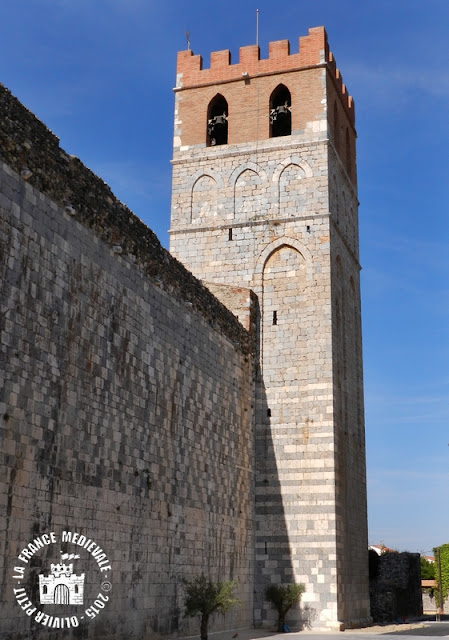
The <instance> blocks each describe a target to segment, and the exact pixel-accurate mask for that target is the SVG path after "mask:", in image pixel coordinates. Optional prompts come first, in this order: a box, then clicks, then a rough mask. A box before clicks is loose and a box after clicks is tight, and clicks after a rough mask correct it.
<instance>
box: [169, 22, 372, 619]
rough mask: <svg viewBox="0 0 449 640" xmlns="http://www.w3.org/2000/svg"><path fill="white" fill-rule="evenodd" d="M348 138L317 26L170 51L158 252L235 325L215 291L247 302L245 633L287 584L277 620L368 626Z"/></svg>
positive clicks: (352, 171) (346, 114) (335, 77)
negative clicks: (250, 527)
mask: <svg viewBox="0 0 449 640" xmlns="http://www.w3.org/2000/svg"><path fill="white" fill-rule="evenodd" d="M355 139H356V131H355V121H354V105H353V101H352V98H351V97H350V96H349V95H348V93H347V91H346V87H345V85H344V84H343V83H342V78H341V76H340V73H339V71H338V69H337V68H336V65H335V61H334V58H333V56H332V53H331V52H330V51H329V47H328V43H327V36H326V32H325V30H324V28H323V27H317V28H313V29H310V30H309V32H308V35H306V36H305V37H301V38H300V39H299V53H290V45H289V42H288V41H287V40H281V41H277V42H271V43H270V44H269V56H268V58H267V59H260V54H259V48H258V47H257V46H246V47H242V48H241V49H240V56H239V61H238V62H237V63H235V64H231V60H230V53H229V51H216V52H213V53H212V54H211V58H210V67H209V68H203V65H202V59H201V57H200V56H198V55H194V54H193V52H192V51H190V50H188V51H182V52H180V53H179V54H178V63H177V81H176V88H175V125H174V152H173V187H172V210H171V229H170V250H171V252H172V253H173V254H174V255H175V256H176V257H177V258H178V259H179V260H180V261H181V262H182V263H183V264H184V265H185V266H186V267H187V268H188V269H190V270H191V271H192V272H193V273H194V275H196V276H197V277H198V278H200V279H201V280H203V281H204V283H205V284H206V286H209V287H210V288H211V289H212V291H213V292H214V293H215V294H216V295H217V296H218V297H220V299H222V301H223V302H224V303H225V304H228V305H229V306H230V308H231V310H232V311H233V312H234V313H236V314H237V315H239V318H240V317H241V318H242V321H243V315H242V316H241V313H244V310H243V312H242V310H241V309H238V308H237V306H233V305H234V302H235V296H234V297H232V298H231V297H229V296H226V294H225V291H226V289H227V287H226V286H224V285H228V286H232V287H241V288H242V290H244V289H248V290H249V289H251V290H252V291H253V292H254V293H255V294H256V295H257V296H258V300H259V308H260V318H259V328H258V333H259V336H260V340H259V354H258V357H259V365H260V367H259V369H258V379H257V397H256V398H255V399H254V401H255V403H256V424H255V439H256V459H255V461H254V464H255V469H256V487H255V531H254V540H255V575H254V585H253V586H254V622H255V623H256V624H264V623H269V622H271V621H272V620H273V618H274V614H273V612H272V611H271V610H270V608H269V606H268V605H267V603H266V602H265V601H264V591H265V588H266V586H267V585H268V584H270V583H276V584H288V583H291V582H303V583H304V584H305V585H306V592H305V594H304V595H303V598H302V606H301V611H297V610H291V611H290V612H289V614H288V616H287V618H288V619H290V620H291V622H292V624H294V625H295V624H299V621H300V620H301V619H302V621H303V622H310V623H312V624H313V625H314V626H316V627H327V628H342V627H343V626H346V627H351V626H352V627H354V626H361V625H363V624H366V623H367V622H368V621H369V615H370V610H369V591H368V552H367V548H368V541H367V515H366V473H365V434H364V412H363V379H362V347H361V328H360V327H361V322H360V284H359V270H360V267H359V251H358V217H357V206H358V201H357V177H356V162H355ZM231 300H232V302H231ZM226 577H228V576H223V578H226Z"/></svg>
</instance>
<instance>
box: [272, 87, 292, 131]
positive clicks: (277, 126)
mask: <svg viewBox="0 0 449 640" xmlns="http://www.w3.org/2000/svg"><path fill="white" fill-rule="evenodd" d="M291 133H292V97H291V94H290V91H289V90H288V89H287V87H286V86H285V84H279V85H278V86H277V87H276V88H275V89H274V91H273V92H272V94H271V96H270V138H278V137H280V136H289V135H291Z"/></svg>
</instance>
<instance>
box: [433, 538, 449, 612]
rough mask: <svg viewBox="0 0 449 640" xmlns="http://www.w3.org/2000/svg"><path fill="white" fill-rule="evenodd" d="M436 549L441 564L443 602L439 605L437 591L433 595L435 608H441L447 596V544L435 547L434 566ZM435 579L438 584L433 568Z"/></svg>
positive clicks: (448, 561) (448, 579)
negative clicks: (435, 603) (435, 602)
mask: <svg viewBox="0 0 449 640" xmlns="http://www.w3.org/2000/svg"><path fill="white" fill-rule="evenodd" d="M438 549H439V550H440V562H441V593H442V596H443V602H441V603H440V598H439V591H438V589H437V591H436V593H435V597H436V601H437V606H438V607H439V608H441V609H442V608H443V605H444V602H445V601H446V598H447V594H448V592H449V543H446V544H442V545H441V546H439V547H435V548H434V550H433V552H434V554H435V564H436V563H437V557H438ZM435 578H436V581H437V582H438V568H437V567H436V566H435Z"/></svg>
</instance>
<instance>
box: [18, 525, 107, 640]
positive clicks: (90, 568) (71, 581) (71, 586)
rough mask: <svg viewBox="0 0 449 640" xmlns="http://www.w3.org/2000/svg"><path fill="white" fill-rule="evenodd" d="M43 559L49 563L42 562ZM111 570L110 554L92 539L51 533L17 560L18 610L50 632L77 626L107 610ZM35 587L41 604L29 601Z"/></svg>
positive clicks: (64, 532) (70, 532) (29, 545)
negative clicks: (50, 630)
mask: <svg viewBox="0 0 449 640" xmlns="http://www.w3.org/2000/svg"><path fill="white" fill-rule="evenodd" d="M52 546H53V547H55V548H54V549H52V548H51V547H52ZM61 547H62V548H63V550H61ZM74 552H77V553H74ZM40 554H42V555H43V556H46V558H48V560H47V561H45V559H43V558H39V555H40ZM58 555H59V559H58ZM50 559H54V560H56V562H55V561H53V562H50ZM48 563H50V571H48ZM42 566H43V567H44V569H43V570H41V571H40V572H37V569H38V568H39V569H40V568H41V567H42ZM111 571H112V567H111V564H110V562H109V559H108V557H107V555H106V552H105V551H104V550H103V549H102V547H100V545H98V544H97V543H96V542H95V541H94V540H92V539H91V538H88V537H87V536H85V535H82V534H80V533H76V532H72V531H62V533H60V534H57V533H55V532H54V531H50V532H49V533H44V534H43V535H41V536H39V537H38V538H35V539H34V540H33V541H32V542H30V543H28V544H27V546H26V547H24V548H23V549H22V551H21V552H20V553H19V555H18V556H17V560H16V566H15V567H14V574H13V576H12V579H13V581H14V588H13V591H14V595H15V598H16V601H17V603H18V605H19V607H20V608H21V609H22V611H23V612H24V613H25V614H26V615H27V616H28V617H29V618H31V619H33V620H34V621H35V622H38V623H39V624H41V625H43V626H45V627H47V628H51V629H68V628H71V627H78V626H80V625H82V624H85V623H86V622H89V621H90V620H93V619H94V618H96V617H97V616H98V615H99V614H100V613H101V612H102V611H103V609H104V608H105V607H106V606H107V603H108V602H109V600H110V598H111V596H110V591H111V589H112V584H111V582H110V579H111V578H110V573H111ZM86 576H88V578H87V579H86ZM37 583H39V603H37V602H33V600H32V596H31V594H32V593H36V591H37V586H38V585H37Z"/></svg>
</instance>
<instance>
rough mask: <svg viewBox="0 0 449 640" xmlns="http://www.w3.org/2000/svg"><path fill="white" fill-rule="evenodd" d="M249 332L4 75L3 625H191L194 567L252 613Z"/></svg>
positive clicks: (0, 236) (64, 633)
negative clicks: (229, 587) (186, 602)
mask: <svg viewBox="0 0 449 640" xmlns="http://www.w3.org/2000/svg"><path fill="white" fill-rule="evenodd" d="M228 295H229V296H230V297H231V298H232V299H233V300H234V304H235V306H236V312H237V311H238V306H239V304H240V302H239V300H240V298H242V293H241V291H236V292H235V294H233V293H232V291H230V290H229V289H228ZM243 298H244V304H243V307H244V316H245V320H246V322H247V323H249V322H250V321H252V322H254V317H253V312H254V310H255V306H254V304H253V303H254V296H252V294H250V293H249V292H247V293H246V294H244V295H243ZM252 340H253V338H252V336H251V334H250V333H249V332H247V331H246V330H245V329H243V327H242V326H241V325H240V324H239V323H238V322H237V320H236V319H235V317H234V315H233V314H232V313H230V312H229V311H228V310H227V309H226V308H225V307H224V306H222V305H221V304H220V303H219V302H218V301H217V299H216V298H214V297H213V296H212V294H211V293H210V292H209V291H208V290H207V289H205V287H204V286H202V285H201V283H200V282H199V281H198V280H196V279H195V278H194V277H193V276H192V275H191V274H190V273H189V272H188V271H187V270H186V269H185V268H184V267H182V265H181V264H180V263H179V262H178V261H177V260H176V259H175V258H173V257H171V256H170V255H169V254H168V253H167V252H166V251H165V250H164V249H163V248H162V247H161V245H160V244H159V242H158V240H157V238H156V237H155V235H154V234H153V233H152V232H151V231H150V230H149V229H148V228H146V227H145V226H144V225H143V224H142V223H141V222H140V221H139V220H138V219H137V218H136V217H135V216H134V215H133V214H132V213H131V211H129V210H128V209H127V208H126V207H125V206H124V205H123V204H121V203H120V202H119V201H118V200H117V199H116V198H115V197H114V196H113V194H112V193H111V191H110V189H109V188H108V187H107V185H105V184H104V183H103V182H102V181H101V180H100V179H99V178H97V177H96V176H95V175H93V174H92V173H91V172H90V171H89V170H88V169H87V168H86V167H84V166H83V165H82V164H81V162H80V161H79V160H78V159H76V158H73V157H71V156H68V155H67V154H66V153H65V152H64V151H63V150H62V149H60V147H59V143H58V139H57V138H56V137H55V136H54V135H53V134H52V133H51V132H50V131H49V130H48V129H47V128H46V127H45V126H44V125H43V124H42V123H41V122H39V121H38V120H37V119H36V118H35V117H34V116H33V115H32V114H31V113H30V112H29V111H27V110H26V109H25V108H24V107H23V106H22V105H21V104H20V103H19V102H18V101H17V100H16V99H15V98H14V97H13V96H12V95H11V94H10V93H9V92H8V91H7V90H6V89H5V88H4V87H1V86H0V365H1V369H0V375H1V383H0V430H1V454H0V458H1V468H2V474H1V479H0V487H1V491H0V496H1V497H0V500H1V510H2V527H1V533H0V536H1V538H0V557H1V562H2V565H1V590H0V593H1V595H0V598H1V611H2V613H1V616H0V638H2V640H10V639H12V638H14V639H19V638H29V637H33V638H35V639H40V638H47V637H51V638H52V639H53V640H57V639H60V638H65V639H66V638H71V637H86V638H120V640H125V639H126V638H153V637H154V638H156V637H158V638H159V637H160V635H159V634H168V635H169V636H170V637H175V636H176V635H177V633H178V630H180V629H181V630H182V631H183V633H187V632H191V633H193V632H194V627H193V624H192V622H191V621H189V620H186V619H184V618H183V591H182V586H181V578H182V577H183V576H185V577H191V576H194V575H198V574H200V573H201V572H204V574H206V575H207V576H210V577H211V578H212V579H229V578H237V579H238V581H239V597H240V598H241V600H242V606H241V607H240V608H237V609H235V610H234V612H232V613H229V614H228V615H227V616H226V619H225V621H224V620H223V618H220V620H218V621H217V625H218V626H220V625H223V624H224V623H226V625H227V626H231V627H239V626H249V625H250V624H251V621H252V616H251V609H252V598H253V595H252V591H253V589H252V584H253V583H252V579H253V571H254V566H253V564H254V563H253V552H254V540H253V505H254V495H253V485H254V471H253V469H254V463H253V453H254V450H253V435H254V434H253V421H254V413H253V412H254V410H253V406H252V402H251V400H252V398H253V396H254V386H253V385H254V383H253V370H254V369H253V368H254V358H253V351H254V349H253V342H252ZM64 532H66V533H65V534H64ZM75 534H79V535H80V536H82V537H76V536H75ZM63 536H65V537H63ZM74 540H76V544H75V543H74ZM33 541H34V542H33ZM89 541H92V542H89ZM30 543H31V544H30ZM99 549H100V550H101V552H100V551H99ZM24 550H25V551H24ZM61 553H64V554H66V555H67V556H68V558H69V559H66V560H64V557H63V558H62V559H61ZM70 556H73V557H70ZM52 565H53V566H52ZM71 567H72V568H73V574H74V575H73V576H71V575H69V574H70V573H71V571H72V569H71ZM50 574H51V575H50ZM53 574H54V575H53ZM42 576H43V577H42ZM61 576H62V577H61ZM84 576H85V580H84ZM39 577H41V578H42V580H41V582H42V584H41V592H40V591H39ZM58 580H59V583H58ZM83 580H84V583H83ZM82 583H83V584H82ZM49 584H51V588H52V592H51V594H50V592H49V591H48V589H49V587H48V585H49ZM67 585H68V586H67ZM110 585H112V588H110ZM82 588H83V589H84V591H82ZM65 589H67V591H65ZM53 590H54V591H53ZM52 595H54V603H55V604H43V603H44V602H48V598H49V597H50V596H52ZM72 596H73V600H72ZM80 597H83V598H84V601H83V604H82V605H76V604H71V603H72V601H73V602H79V598H80ZM69 600H70V601H69ZM75 623H76V625H75ZM74 625H75V626H74ZM195 628H196V621H195ZM50 629H51V630H50Z"/></svg>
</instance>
